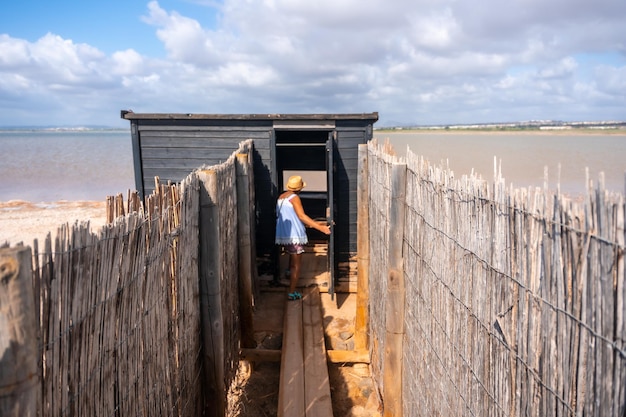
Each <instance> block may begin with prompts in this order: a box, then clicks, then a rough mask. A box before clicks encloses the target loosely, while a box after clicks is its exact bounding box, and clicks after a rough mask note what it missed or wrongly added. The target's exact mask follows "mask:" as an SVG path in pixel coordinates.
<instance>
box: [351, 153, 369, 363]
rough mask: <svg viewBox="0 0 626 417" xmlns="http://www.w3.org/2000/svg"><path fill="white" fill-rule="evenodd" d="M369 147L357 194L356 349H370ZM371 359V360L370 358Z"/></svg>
mask: <svg viewBox="0 0 626 417" xmlns="http://www.w3.org/2000/svg"><path fill="white" fill-rule="evenodd" d="M367 175H368V172H367V145H365V144H363V145H360V146H359V182H358V192H357V202H358V203H357V207H358V213H357V218H358V220H357V228H358V232H357V236H356V237H357V251H358V255H357V256H358V260H357V299H356V318H355V324H354V327H355V329H354V347H355V349H357V350H368V349H369V275H368V274H369V251H370V247H369V227H368V225H369V210H368V209H369V205H368V200H369V186H368V181H367ZM368 359H369V358H368Z"/></svg>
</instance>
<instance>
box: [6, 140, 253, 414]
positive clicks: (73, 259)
mask: <svg viewBox="0 0 626 417" xmlns="http://www.w3.org/2000/svg"><path fill="white" fill-rule="evenodd" d="M252 152H253V145H252V141H246V142H242V143H241V145H240V148H239V149H238V150H237V151H236V152H234V153H233V154H232V155H231V157H230V158H229V159H228V160H227V161H225V162H224V163H222V164H220V165H217V166H212V167H201V168H199V169H197V170H196V171H194V172H193V173H191V174H190V175H189V176H188V177H187V178H186V179H185V180H183V181H182V182H181V183H180V184H167V185H166V184H160V183H159V181H158V179H157V180H156V182H157V186H156V189H155V192H154V193H153V194H152V195H151V196H149V197H147V198H146V200H145V202H141V201H139V199H138V198H137V196H136V195H135V194H129V197H128V201H127V203H126V204H125V203H124V200H123V197H122V196H121V195H118V196H117V197H115V198H109V199H107V201H108V213H107V217H108V219H109V220H110V222H109V224H107V225H106V226H104V227H103V228H102V229H101V231H100V232H99V233H98V234H95V233H92V232H91V231H90V228H89V224H88V223H82V224H74V225H71V226H70V225H62V226H61V227H60V228H59V230H58V231H57V235H56V237H55V238H54V239H53V238H52V236H51V234H48V237H47V238H46V240H45V244H44V248H43V250H40V249H39V247H38V242H37V241H35V242H34V245H33V250H32V257H31V256H30V255H31V251H30V248H25V247H18V248H4V249H0V263H1V268H0V269H2V274H3V275H2V278H3V279H2V283H0V285H4V286H5V287H6V289H7V290H8V289H9V287H10V288H11V291H7V292H5V293H4V294H3V295H2V297H0V319H2V320H0V325H2V327H3V330H2V332H0V333H2V334H4V335H5V336H6V337H0V347H7V349H5V351H9V352H32V353H33V355H31V356H30V357H27V358H24V357H23V356H24V355H23V354H20V355H19V357H18V359H19V360H17V361H16V360H15V358H14V357H11V356H10V355H5V357H6V360H5V359H3V360H2V369H3V371H2V372H0V378H1V379H0V385H2V386H1V387H0V390H2V392H3V394H4V395H3V396H2V397H3V398H4V400H0V410H1V411H2V415H16V416H17V415H20V416H22V415H33V416H34V415H41V416H129V415H144V416H156V415H158V416H192V415H193V416H196V415H198V416H199V415H206V416H212V415H216V416H217V415H220V416H221V415H233V407H234V406H233V405H232V404H229V403H228V393H229V389H230V388H231V384H232V382H233V380H234V376H235V373H236V371H237V367H238V355H239V343H240V339H241V333H242V332H241V330H240V324H241V321H240V320H239V317H244V318H245V317H250V311H251V308H252V306H251V303H252V302H253V296H252V294H251V293H250V291H251V282H252V277H251V274H252V272H253V271H252V269H250V267H249V265H251V262H252V261H251V260H252V259H254V256H255V254H254V248H253V247H252V245H251V244H250V243H249V242H251V241H253V239H250V233H253V229H251V227H250V223H251V222H250V219H251V216H253V215H254V191H253V188H251V184H254V180H253V178H252V176H253V170H252ZM245 242H248V244H247V245H246V244H245ZM246 250H247V251H248V252H246ZM31 261H33V262H32V264H31ZM240 264H241V265H248V268H247V269H244V270H242V269H241V268H239V265H240ZM16 265H17V266H16ZM20 271H21V272H20ZM24 271H32V286H31V285H24V284H23V281H24V279H26V280H29V281H30V276H29V275H30V274H28V273H26V274H24ZM5 272H6V273H5ZM5 275H6V277H5ZM240 275H241V276H240ZM20 276H21V277H22V278H21V280H20V279H19V277H20ZM24 276H25V277H26V278H24ZM20 282H21V284H20ZM18 284H19V285H18ZM240 287H241V288H242V289H243V291H248V294H247V295H245V296H243V297H242V296H239V295H238V292H239V288H240ZM240 297H241V298H242V299H244V300H246V302H247V303H248V305H247V306H246V305H241V304H240V303H239V298H240ZM32 300H34V303H33V302H32ZM28 301H30V310H31V311H32V312H35V314H34V315H32V316H28V313H27V312H28V311H29V304H28ZM33 305H34V306H35V308H33V307H32V306H33ZM25 311H26V313H25ZM243 333H244V334H245V333H246V331H245V330H244V332H243ZM5 344H6V345H7V346H4V345H5ZM29 346H38V348H34V349H29V348H28V347H29ZM9 348H10V349H9ZM9 361H12V362H13V363H9ZM32 363H34V364H36V366H34V367H33V368H32V369H31V368H29V367H28V366H26V367H24V366H23V365H24V364H25V365H29V364H32ZM15 369H22V371H19V372H16V371H15V372H14V373H15V375H14V377H12V378H11V377H10V375H9V377H7V374H10V370H15ZM7 381H8V382H7ZM33 404H35V405H33ZM35 412H36V414H34V413H35Z"/></svg>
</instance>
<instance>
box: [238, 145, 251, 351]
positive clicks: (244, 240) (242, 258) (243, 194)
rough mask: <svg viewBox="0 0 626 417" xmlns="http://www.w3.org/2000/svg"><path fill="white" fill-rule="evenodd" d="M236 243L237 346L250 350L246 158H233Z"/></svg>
mask: <svg viewBox="0 0 626 417" xmlns="http://www.w3.org/2000/svg"><path fill="white" fill-rule="evenodd" d="M236 161H237V163H236V170H237V239H238V241H239V314H240V323H241V344H242V347H243V348H254V347H256V346H255V345H256V343H255V341H254V326H253V318H252V316H253V314H252V308H253V297H252V269H253V268H254V267H255V263H254V261H253V260H254V258H255V255H254V254H253V253H252V244H251V240H252V236H251V230H252V229H251V227H250V218H251V216H250V192H249V191H250V181H249V178H248V154H245V153H240V154H237V160H236Z"/></svg>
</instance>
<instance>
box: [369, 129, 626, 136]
mask: <svg viewBox="0 0 626 417" xmlns="http://www.w3.org/2000/svg"><path fill="white" fill-rule="evenodd" d="M377 133H393V134H404V133H406V134H412V135H415V134H444V135H446V134H448V135H455V134H456V135H458V134H472V133H476V134H498V135H569V136H576V135H624V136H626V129H624V128H619V129H618V128H612V129H591V128H576V129H538V128H537V129H530V128H529V129H495V128H493V129H490V128H484V129H480V128H458V129H457V128H453V129H445V128H441V129H439V128H436V129H435V128H433V129H430V128H401V129H400V128H379V129H374V135H376V134H377Z"/></svg>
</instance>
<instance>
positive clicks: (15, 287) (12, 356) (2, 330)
mask: <svg viewBox="0 0 626 417" xmlns="http://www.w3.org/2000/svg"><path fill="white" fill-rule="evenodd" d="M31 256H32V255H31V250H30V248H29V247H24V246H17V247H13V248H2V249H0V357H1V358H2V360H1V361H0V393H1V394H2V395H0V415H2V416H7V417H10V416H15V417H18V416H29V417H30V416H32V417H35V416H37V415H39V414H40V410H39V408H38V407H39V405H40V401H39V400H40V398H41V395H40V388H41V385H40V381H39V372H38V369H37V364H38V349H37V335H38V333H39V332H38V330H37V311H36V309H35V305H34V302H33V300H34V299H35V298H34V296H33V287H32V266H31Z"/></svg>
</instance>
